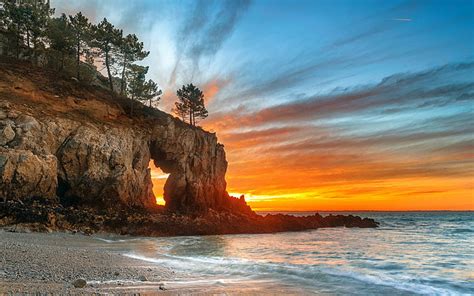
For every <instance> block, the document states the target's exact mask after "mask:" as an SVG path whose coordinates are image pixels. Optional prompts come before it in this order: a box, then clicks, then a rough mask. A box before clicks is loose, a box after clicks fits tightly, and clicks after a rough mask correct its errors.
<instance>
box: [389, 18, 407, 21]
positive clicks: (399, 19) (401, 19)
mask: <svg viewBox="0 0 474 296" xmlns="http://www.w3.org/2000/svg"><path fill="white" fill-rule="evenodd" d="M392 21H397V22H411V21H412V19H411V18H393V19H392Z"/></svg>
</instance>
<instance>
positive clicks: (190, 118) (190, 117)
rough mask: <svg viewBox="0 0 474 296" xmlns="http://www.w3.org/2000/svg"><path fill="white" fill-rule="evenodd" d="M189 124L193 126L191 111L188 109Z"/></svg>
mask: <svg viewBox="0 0 474 296" xmlns="http://www.w3.org/2000/svg"><path fill="white" fill-rule="evenodd" d="M189 124H191V125H192V124H193V111H192V110H191V109H189Z"/></svg>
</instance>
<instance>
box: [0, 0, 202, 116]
mask: <svg viewBox="0 0 474 296" xmlns="http://www.w3.org/2000/svg"><path fill="white" fill-rule="evenodd" d="M54 11H55V10H54V8H51V7H50V1H49V0H21V1H18V0H4V1H0V54H1V55H6V56H13V57H16V58H17V59H22V60H27V59H28V60H30V61H31V62H32V63H34V64H36V65H38V66H44V67H49V68H51V69H55V70H56V71H58V72H61V73H64V75H70V76H69V77H71V76H75V79H76V80H77V81H80V82H86V81H88V82H92V81H94V79H97V78H98V80H99V81H101V80H102V78H100V77H102V75H99V76H97V71H98V72H102V71H103V70H104V69H105V70H106V79H107V85H108V88H109V89H110V90H111V91H112V92H118V93H120V94H121V95H126V96H128V97H129V98H130V102H131V103H130V104H131V109H130V110H131V111H130V113H131V114H132V113H133V109H134V104H135V102H142V103H143V104H146V105H148V106H149V107H156V105H157V104H158V102H159V101H160V99H161V98H160V96H161V94H162V91H161V90H160V89H159V87H158V84H157V83H156V82H155V81H153V80H151V79H147V77H146V76H147V73H148V66H143V65H139V64H137V63H141V61H143V60H144V59H145V58H146V57H148V55H149V54H150V52H149V51H146V50H145V49H144V44H143V42H142V41H140V40H139V38H138V37H137V36H136V35H135V34H127V35H126V36H124V34H123V31H122V30H121V29H120V28H116V27H115V26H114V25H113V24H112V23H110V22H109V21H108V20H107V19H106V18H104V19H103V20H102V21H100V22H99V23H98V24H96V25H95V24H92V23H90V21H89V19H88V18H87V17H86V16H84V15H83V14H82V12H78V13H76V14H75V15H66V14H61V15H60V16H57V17H55V16H54ZM100 63H102V64H103V66H104V69H99V70H97V68H96V65H97V64H100ZM115 74H118V75H119V77H114V75H115ZM118 84H119V85H118ZM118 87H119V89H118ZM177 97H178V102H176V103H175V108H174V112H175V113H176V114H177V115H178V116H179V117H180V118H181V119H182V120H183V121H185V122H188V123H189V124H191V125H196V123H197V122H198V121H199V120H200V119H203V118H206V117H207V115H208V112H207V110H206V108H205V106H204V94H203V92H202V91H201V90H200V89H199V88H197V87H196V86H194V85H193V84H188V85H183V87H182V88H181V89H179V90H178V91H177Z"/></svg>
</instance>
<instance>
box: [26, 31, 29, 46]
mask: <svg viewBox="0 0 474 296" xmlns="http://www.w3.org/2000/svg"><path fill="white" fill-rule="evenodd" d="M26 46H27V47H28V50H30V31H29V30H28V29H26Z"/></svg>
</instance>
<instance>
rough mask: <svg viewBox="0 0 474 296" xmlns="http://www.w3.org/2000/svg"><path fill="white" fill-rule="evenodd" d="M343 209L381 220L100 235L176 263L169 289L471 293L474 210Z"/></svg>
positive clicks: (131, 251) (140, 255) (125, 250)
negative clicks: (259, 230)
mask: <svg viewBox="0 0 474 296" xmlns="http://www.w3.org/2000/svg"><path fill="white" fill-rule="evenodd" d="M320 213H321V212H320ZM333 213H334V214H338V213H336V212H333ZM292 214H294V215H304V214H312V213H292ZM321 214H322V215H327V214H329V213H321ZM343 214H354V215H359V216H361V217H370V218H374V219H376V220H377V221H378V222H380V227H379V228H377V229H359V228H324V229H316V230H310V231H301V232H284V233H275V234H248V235H247V234H242V235H214V236H186V237H165V238H125V239H124V238H123V237H120V238H110V237H108V238H98V239H100V240H103V241H106V242H107V243H109V244H112V245H114V246H115V247H116V249H117V248H118V249H120V251H121V253H122V254H123V255H124V256H127V257H130V258H135V259H139V260H143V261H146V262H147V263H153V264H159V265H160V266H165V267H169V268H171V269H172V270H174V271H175V275H176V278H175V279H173V281H170V282H166V283H165V284H166V286H167V287H170V288H171V289H178V290H179V289H180V288H181V289H186V288H188V287H192V288H196V287H200V288H202V289H204V290H206V289H211V291H212V289H217V288H218V289H220V290H221V291H225V290H229V291H241V292H242V294H245V293H246V292H248V293H249V294H253V295H258V294H260V293H262V294H273V293H272V291H274V292H275V293H274V294H275V295H278V294H286V295H474V212H356V213H347V212H344V213H343Z"/></svg>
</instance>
